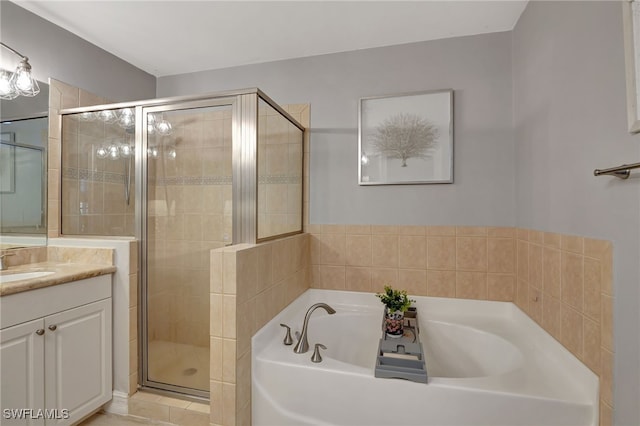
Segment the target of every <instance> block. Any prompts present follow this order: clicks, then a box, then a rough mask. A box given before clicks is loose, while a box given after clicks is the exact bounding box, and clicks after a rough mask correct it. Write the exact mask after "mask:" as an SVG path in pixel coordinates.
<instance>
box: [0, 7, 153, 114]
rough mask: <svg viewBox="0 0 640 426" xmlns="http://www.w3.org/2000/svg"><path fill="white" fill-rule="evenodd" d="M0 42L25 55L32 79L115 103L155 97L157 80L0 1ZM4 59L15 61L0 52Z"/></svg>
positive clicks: (46, 22) (10, 56) (23, 10)
mask: <svg viewBox="0 0 640 426" xmlns="http://www.w3.org/2000/svg"><path fill="white" fill-rule="evenodd" d="M0 38H1V39H2V42H3V43H5V44H7V45H9V46H11V47H12V48H14V49H16V50H17V51H19V52H20V53H22V54H23V55H26V56H28V57H29V63H30V64H31V66H32V67H33V74H34V76H35V77H36V78H37V79H38V80H40V81H44V82H45V83H46V82H47V81H48V79H49V78H50V77H51V78H55V79H57V80H60V81H63V82H65V83H68V84H71V85H73V86H76V87H80V88H82V89H85V90H88V91H89V92H93V93H95V94H97V95H100V96H104V97H106V98H109V99H112V100H114V101H125V100H136V99H148V98H153V97H154V96H155V89H156V88H155V85H156V78H155V77H154V76H152V75H151V74H148V73H146V72H144V71H142V70H140V69H139V68H136V67H134V66H133V65H131V64H129V63H128V62H125V61H123V60H122V59H120V58H118V57H116V56H114V55H112V54H110V53H108V52H106V51H104V50H102V49H100V48H98V47H96V46H95V45H93V44H91V43H89V42H87V41H86V40H84V39H81V38H80V37H78V36H76V35H74V34H72V33H70V32H68V31H66V30H63V29H62V28H60V27H58V26H57V25H54V24H52V23H51V22H49V21H46V20H44V19H42V18H40V17H39V16H37V15H34V14H33V13H31V12H29V11H27V10H26V9H23V8H21V7H19V6H17V5H15V4H13V3H11V2H8V1H6V0H2V1H0ZM2 57H3V62H4V60H5V58H12V60H13V58H14V57H15V59H16V62H15V64H16V65H17V60H18V57H17V56H15V55H13V54H11V53H9V51H8V50H5V49H2Z"/></svg>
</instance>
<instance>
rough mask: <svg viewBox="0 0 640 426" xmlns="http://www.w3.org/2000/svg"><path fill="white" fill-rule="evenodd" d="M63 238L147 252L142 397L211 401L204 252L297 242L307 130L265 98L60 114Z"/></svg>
mask: <svg viewBox="0 0 640 426" xmlns="http://www.w3.org/2000/svg"><path fill="white" fill-rule="evenodd" d="M61 115H62V123H61V125H62V135H63V137H62V170H61V172H62V190H61V214H62V218H61V220H62V223H61V229H62V233H63V234H64V235H65V236H67V235H75V236H77V235H94V236H129V237H135V238H136V239H138V240H139V241H140V245H139V246H140V251H141V252H140V269H139V270H140V273H139V277H140V285H139V289H140V291H139V301H140V306H141V309H140V312H141V314H140V321H139V324H140V327H139V342H141V344H140V348H139V360H140V368H139V371H140V379H139V384H140V385H141V386H142V387H148V388H154V389H159V390H163V391H172V392H179V393H182V394H187V395H191V396H195V397H203V398H206V397H208V395H209V364H210V360H209V344H210V343H209V342H210V338H209V327H210V324H209V309H210V307H209V277H210V271H209V263H210V262H209V258H210V256H209V252H210V250H211V249H215V248H220V247H224V246H227V245H231V244H237V243H255V242H260V241H264V240H268V239H272V238H278V237H281V236H286V235H291V234H295V233H299V232H302V200H303V197H302V155H303V130H304V129H303V127H302V126H301V125H300V124H299V123H298V122H297V121H296V120H295V119H294V118H293V117H292V116H291V115H290V114H288V113H287V112H286V111H285V109H283V108H282V107H280V106H278V105H277V104H276V103H275V102H273V101H272V100H271V99H270V98H269V97H268V96H266V95H265V94H264V93H263V92H261V91H260V90H259V89H248V90H242V91H234V92H224V93H217V94H211V95H206V96H197V97H180V98H168V99H155V100H150V101H141V102H132V103H123V104H112V105H103V106H99V107H89V108H74V109H69V110H64V111H62V113H61Z"/></svg>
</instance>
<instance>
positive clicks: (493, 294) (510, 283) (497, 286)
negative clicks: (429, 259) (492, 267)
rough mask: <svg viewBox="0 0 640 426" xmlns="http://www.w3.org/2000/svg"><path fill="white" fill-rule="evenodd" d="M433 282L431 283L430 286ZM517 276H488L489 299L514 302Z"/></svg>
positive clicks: (490, 274)
mask: <svg viewBox="0 0 640 426" xmlns="http://www.w3.org/2000/svg"><path fill="white" fill-rule="evenodd" d="M430 284H431V282H430V281H429V285H430ZM515 288H516V284H515V275H513V274H492V273H489V274H488V275H487V298H488V299H489V300H498V301H502V302H513V301H514V300H515Z"/></svg>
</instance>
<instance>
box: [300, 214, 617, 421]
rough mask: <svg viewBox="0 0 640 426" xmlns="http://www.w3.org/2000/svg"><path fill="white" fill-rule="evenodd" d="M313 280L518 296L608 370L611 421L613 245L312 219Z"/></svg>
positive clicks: (603, 372)
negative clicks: (338, 222) (333, 222)
mask: <svg viewBox="0 0 640 426" xmlns="http://www.w3.org/2000/svg"><path fill="white" fill-rule="evenodd" d="M308 232H309V233H311V280H312V282H311V286H312V287H313V288H324V289H334V290H349V291H366V292H380V291H382V289H383V287H384V285H392V286H394V287H396V288H402V289H406V290H407V291H408V292H409V294H412V295H416V296H435V297H454V298H465V299H480V300H498V301H509V302H515V303H516V304H517V305H518V306H519V307H520V308H521V309H522V310H523V311H524V312H526V313H527V314H528V315H529V316H530V317H531V318H532V319H533V320H534V321H536V322H537V323H538V324H539V325H540V326H541V327H543V328H544V329H545V330H546V331H547V332H549V334H551V335H552V336H553V337H554V338H555V339H556V340H558V341H559V342H560V343H562V344H563V345H564V346H565V347H566V348H567V349H568V350H569V351H571V353H573V354H574V355H575V356H576V357H577V358H578V359H580V360H581V361H582V362H583V363H584V364H585V365H587V366H588V367H589V368H590V369H591V370H592V371H593V372H594V373H595V374H597V375H598V376H599V377H600V416H601V418H600V423H601V424H602V425H607V424H611V416H612V410H613V409H612V407H613V398H612V383H613V378H612V374H613V373H612V372H613V291H612V275H613V274H612V262H613V261H612V247H611V243H609V242H608V241H602V240H595V239H590V238H583V237H576V236H569V235H561V234H554V233H547V232H540V231H535V230H528V229H517V228H493V227H467V226H457V227H448V226H444V227H442V226H375V225H371V226H369V225H309V226H308Z"/></svg>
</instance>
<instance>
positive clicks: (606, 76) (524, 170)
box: [513, 1, 640, 425]
mask: <svg viewBox="0 0 640 426" xmlns="http://www.w3.org/2000/svg"><path fill="white" fill-rule="evenodd" d="M513 83H514V103H513V108H514V128H515V140H516V170H517V174H516V176H517V191H516V193H517V225H518V226H522V227H528V228H535V229H540V230H544V231H553V232H561V233H569V234H576V235H584V236H590V237H596V238H603V239H607V240H611V241H613V246H614V269H615V270H614V283H615V284H614V286H615V287H614V295H615V302H614V303H615V306H614V324H615V359H614V366H615V367H614V368H615V389H614V416H615V423H616V424H618V425H637V424H640V411H639V404H638V401H640V352H639V339H640V331H639V327H638V326H639V318H640V317H639V315H638V312H639V311H640V304H639V295H640V293H639V291H638V287H639V283H640V271H639V266H638V265H639V263H640V262H639V259H640V250H639V247H638V245H639V243H640V179H639V175H638V174H637V173H636V174H635V178H633V179H630V180H628V181H622V180H619V179H615V178H612V177H597V178H596V177H594V176H593V169H595V168H605V167H611V166H615V165H618V164H623V163H625V162H627V163H631V162H637V161H639V160H640V136H631V135H629V134H628V133H627V121H626V117H627V114H626V89H625V74H624V53H623V39H622V9H621V6H620V2H538V1H535V2H529V5H528V6H527V9H526V10H525V12H524V14H523V15H522V17H521V18H520V21H519V22H518V24H517V26H516V29H515V31H514V34H513Z"/></svg>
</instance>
